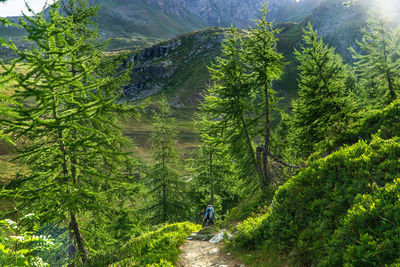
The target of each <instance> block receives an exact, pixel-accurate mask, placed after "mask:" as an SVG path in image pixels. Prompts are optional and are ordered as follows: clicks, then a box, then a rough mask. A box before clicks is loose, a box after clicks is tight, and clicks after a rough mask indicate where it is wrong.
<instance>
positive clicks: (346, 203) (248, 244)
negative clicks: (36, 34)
mask: <svg viewBox="0 0 400 267" xmlns="http://www.w3.org/2000/svg"><path fill="white" fill-rule="evenodd" d="M399 157H400V140H399V139H398V138H394V139H392V140H382V139H380V138H378V137H374V138H373V140H372V141H371V143H370V144H367V143H366V142H363V141H360V142H358V143H357V144H355V145H353V146H351V147H345V148H341V149H340V150H339V151H337V152H335V153H333V154H331V155H330V156H328V157H326V158H324V159H319V160H316V161H314V162H311V163H310V165H309V166H308V167H307V168H305V169H304V170H302V171H301V172H300V173H299V174H298V175H295V176H293V177H292V178H290V179H289V180H288V181H287V182H286V183H285V184H284V185H282V186H281V187H280V188H279V189H278V190H277V191H276V193H275V196H274V198H273V201H272V203H271V205H270V206H269V207H268V210H267V212H266V213H265V214H263V215H261V216H260V217H256V218H249V219H248V220H246V221H245V222H243V223H241V224H240V225H239V226H238V234H237V235H236V236H235V243H234V244H235V245H237V246H239V247H242V248H255V247H257V246H258V245H260V244H263V243H265V244H266V245H268V246H270V247H276V248H277V249H279V250H281V251H283V252H287V253H290V254H291V255H293V258H294V260H295V261H296V262H298V263H301V264H305V265H313V264H318V263H320V262H321V261H322V260H323V259H324V258H325V257H327V255H328V254H329V248H330V245H331V244H330V240H331V239H332V237H333V235H334V231H335V230H336V229H337V228H338V226H339V222H340V221H341V220H342V219H343V218H344V217H345V216H346V214H347V212H348V210H349V209H350V208H351V207H352V206H353V204H354V201H355V200H354V199H355V198H356V196H357V195H358V194H366V193H372V192H373V190H372V189H371V187H370V186H369V184H371V183H377V184H379V185H385V184H386V183H390V182H392V181H393V179H394V177H398V176H399V175H400V168H399V165H398V158H399Z"/></svg>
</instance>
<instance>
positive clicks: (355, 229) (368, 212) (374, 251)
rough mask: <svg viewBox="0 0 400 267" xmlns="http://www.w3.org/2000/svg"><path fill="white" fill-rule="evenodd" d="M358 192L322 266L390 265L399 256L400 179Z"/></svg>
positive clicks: (399, 257) (336, 232)
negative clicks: (370, 191)
mask: <svg viewBox="0 0 400 267" xmlns="http://www.w3.org/2000/svg"><path fill="white" fill-rule="evenodd" d="M371 187H372V189H373V192H372V193H370V194H367V195H358V196H357V198H356V200H355V203H354V205H353V206H352V208H351V209H349V210H348V212H347V215H346V216H345V217H344V219H343V220H342V222H341V224H340V226H339V228H338V229H337V230H336V231H335V234H334V236H333V239H332V241H331V243H330V248H331V249H330V252H329V253H328V256H327V258H326V259H325V260H324V261H323V262H322V264H321V265H322V266H360V265H362V266H387V265H389V264H394V265H395V264H396V262H397V263H398V259H400V250H399V247H400V202H399V199H400V179H396V180H395V181H394V182H393V183H388V184H386V185H385V186H384V187H382V188H378V187H377V186H376V185H375V184H372V185H371ZM396 260H397V261H396Z"/></svg>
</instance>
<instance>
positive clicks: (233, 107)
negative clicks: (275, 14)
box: [201, 7, 297, 192]
mask: <svg viewBox="0 0 400 267" xmlns="http://www.w3.org/2000/svg"><path fill="white" fill-rule="evenodd" d="M266 15H267V8H266V7H264V9H263V10H262V17H261V18H260V19H259V20H257V21H256V22H257V24H256V26H255V27H254V28H250V31H249V34H248V36H247V39H246V40H242V39H241V37H240V35H239V34H238V32H237V30H236V29H233V28H232V29H231V31H230V35H229V36H228V37H227V39H226V40H225V41H224V43H222V57H220V58H218V59H217V61H216V63H214V64H212V65H211V67H210V68H209V71H210V75H211V81H212V84H211V86H210V87H209V89H208V90H207V92H206V94H205V96H204V101H203V103H202V108H201V112H203V113H208V114H210V118H209V119H210V121H213V122H214V123H213V124H214V125H213V126H214V127H213V128H212V127H209V129H210V131H212V132H217V133H218V134H219V137H218V139H220V140H221V142H225V143H226V144H227V145H228V146H230V147H231V148H232V149H231V151H232V154H233V155H235V154H237V155H238V156H237V157H236V159H237V160H238V161H242V163H243V164H242V165H243V166H246V167H247V168H248V166H253V167H252V170H253V171H254V170H255V172H256V174H257V177H258V182H259V185H260V187H261V189H262V191H263V192H266V190H267V185H269V184H270V183H272V177H271V173H270V171H269V162H270V161H275V162H279V163H280V164H284V165H286V166H290V167H297V166H292V165H290V164H286V163H285V162H283V161H282V160H280V159H279V158H277V157H276V156H274V155H273V154H272V153H271V151H270V149H271V121H272V120H273V118H274V116H272V111H273V110H277V108H276V107H277V106H276V102H277V101H276V97H275V94H276V91H275V90H273V88H272V83H273V81H274V80H276V79H279V77H280V74H281V72H282V69H283V66H284V64H283V56H282V55H281V54H279V53H278V52H277V51H276V45H277V38H276V35H277V34H278V33H279V30H277V29H274V27H273V25H272V24H271V23H270V22H267V20H266ZM275 117H276V116H275ZM260 139H261V140H262V142H261V143H260V142H259V140H260ZM258 143H259V144H258ZM238 151H239V152H240V154H239V153H238ZM244 151H247V152H244ZM243 159H246V161H247V162H244V161H243ZM246 167H244V168H246Z"/></svg>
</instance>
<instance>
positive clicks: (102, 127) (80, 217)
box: [0, 0, 132, 266]
mask: <svg viewBox="0 0 400 267" xmlns="http://www.w3.org/2000/svg"><path fill="white" fill-rule="evenodd" d="M70 1H71V3H72V5H70V6H71V7H73V9H71V10H70V11H71V12H72V13H71V14H67V15H61V12H60V6H59V4H54V5H52V6H51V7H50V8H49V11H48V12H49V13H48V17H47V18H45V17H44V15H43V13H41V14H37V15H35V16H33V17H29V16H24V17H23V18H22V19H21V20H20V22H19V24H20V27H23V28H24V29H25V30H26V32H27V37H26V40H27V41H31V42H33V43H34V44H35V46H34V48H32V49H31V50H24V51H22V50H20V49H19V48H18V47H17V46H15V45H14V44H13V43H12V42H11V41H10V42H9V43H3V45H5V46H6V47H8V48H9V49H11V50H12V51H13V52H14V53H15V54H16V55H17V58H16V59H15V60H12V61H11V62H9V63H8V64H5V63H4V62H1V66H2V68H3V69H4V70H5V73H3V74H2V78H3V79H2V82H7V81H9V80H10V79H12V80H13V83H14V85H13V86H15V89H16V92H15V94H13V95H12V96H11V98H10V99H7V100H6V101H8V106H7V108H6V110H2V112H3V114H1V115H3V119H2V120H1V122H0V124H1V128H2V132H3V134H4V135H6V136H10V137H12V139H13V140H15V141H16V142H18V144H19V145H18V147H17V151H16V152H17V155H18V156H17V158H16V159H17V160H20V161H21V162H22V163H23V164H25V165H26V166H27V167H28V171H24V172H22V173H21V174H20V176H19V177H16V179H14V180H13V181H12V182H11V183H10V184H9V185H7V186H6V188H5V190H3V192H2V194H3V195H8V196H12V197H13V198H14V199H15V201H16V204H17V208H18V210H19V211H21V212H34V213H35V214H36V215H37V216H38V217H39V218H40V220H41V224H42V225H46V224H52V225H59V226H61V227H66V228H67V229H68V232H69V237H70V244H69V247H68V248H67V250H68V254H69V262H70V263H69V264H70V265H71V266H74V265H75V264H76V263H80V264H85V263H87V262H88V260H89V257H90V255H89V252H88V247H87V244H86V242H85V234H84V233H83V232H82V230H81V227H80V225H82V223H83V222H84V221H85V219H84V215H86V216H104V215H105V214H107V207H108V204H109V201H110V200H111V199H112V198H113V196H115V194H114V193H115V191H118V190H129V189H131V188H132V185H131V184H129V183H126V182H124V181H125V180H124V177H125V176H124V174H123V173H122V171H123V170H124V169H125V168H126V165H127V164H130V163H131V162H132V160H131V159H130V157H129V155H128V153H125V152H124V151H125V150H126V149H125V148H126V146H127V145H129V142H128V140H127V139H125V138H124V137H123V135H122V131H121V129H122V126H121V125H120V123H119V120H118V115H119V114H120V113H122V112H124V111H126V110H127V108H126V107H125V106H124V105H122V104H118V100H119V99H120V97H121V95H120V86H122V85H123V84H124V83H125V81H126V80H127V78H128V72H117V71H115V70H111V69H110V68H117V67H118V64H121V62H119V63H115V62H113V60H110V59H107V60H106V61H108V62H107V66H108V67H110V68H108V69H107V68H104V67H105V63H104V60H105V59H104V56H103V55H102V54H101V50H99V46H98V43H99V38H98V34H97V32H96V31H94V30H93V29H91V28H88V27H89V26H88V25H87V22H88V20H89V18H90V17H92V15H94V14H95V9H92V8H91V7H89V6H87V4H86V2H85V1H79V0H76V1H75V0H70ZM78 13H79V14H81V17H80V18H79V20H77V19H76V14H78ZM85 25H86V26H87V27H86V26H85ZM111 63H114V66H113V67H111V65H112V64H111ZM17 65H18V66H22V67H23V69H25V72H20V71H18V69H16V66H17ZM19 69H21V68H19ZM87 234H90V233H87Z"/></svg>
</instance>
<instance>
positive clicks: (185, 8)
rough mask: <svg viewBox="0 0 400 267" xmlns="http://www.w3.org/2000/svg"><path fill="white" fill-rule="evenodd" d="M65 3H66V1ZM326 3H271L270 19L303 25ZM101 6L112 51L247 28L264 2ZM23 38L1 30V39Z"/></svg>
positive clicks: (143, 0) (102, 1)
mask: <svg viewBox="0 0 400 267" xmlns="http://www.w3.org/2000/svg"><path fill="white" fill-rule="evenodd" d="M64 1H65V0H64ZM322 1H323V0H301V1H300V2H296V0H270V1H269V2H268V8H269V9H270V13H269V15H268V19H270V20H275V21H277V22H283V21H295V22H300V21H302V20H303V19H304V18H305V17H306V16H308V15H309V14H310V13H311V12H312V10H313V9H314V8H315V7H316V6H318V4H320V3H321V2H322ZM89 2H90V3H91V4H96V5H99V7H100V9H99V16H98V17H97V18H96V22H97V23H98V24H99V32H100V34H101V36H103V37H104V38H111V46H110V48H111V49H119V48H137V47H138V46H141V45H143V44H145V43H148V42H154V41H159V40H163V39H168V38H171V37H174V36H177V35H179V34H183V33H188V32H192V31H195V30H199V29H202V28H205V27H209V26H220V27H229V26H230V25H234V26H236V27H239V28H247V27H248V26H249V25H253V22H252V19H256V18H257V17H258V15H259V9H260V8H261V7H262V5H263V4H264V3H265V1H264V0H226V1H222V0H129V1H128V0H89ZM16 34H17V36H19V35H21V33H20V32H16V31H15V29H11V30H10V29H4V28H2V27H0V37H5V38H9V37H15V36H16Z"/></svg>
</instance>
